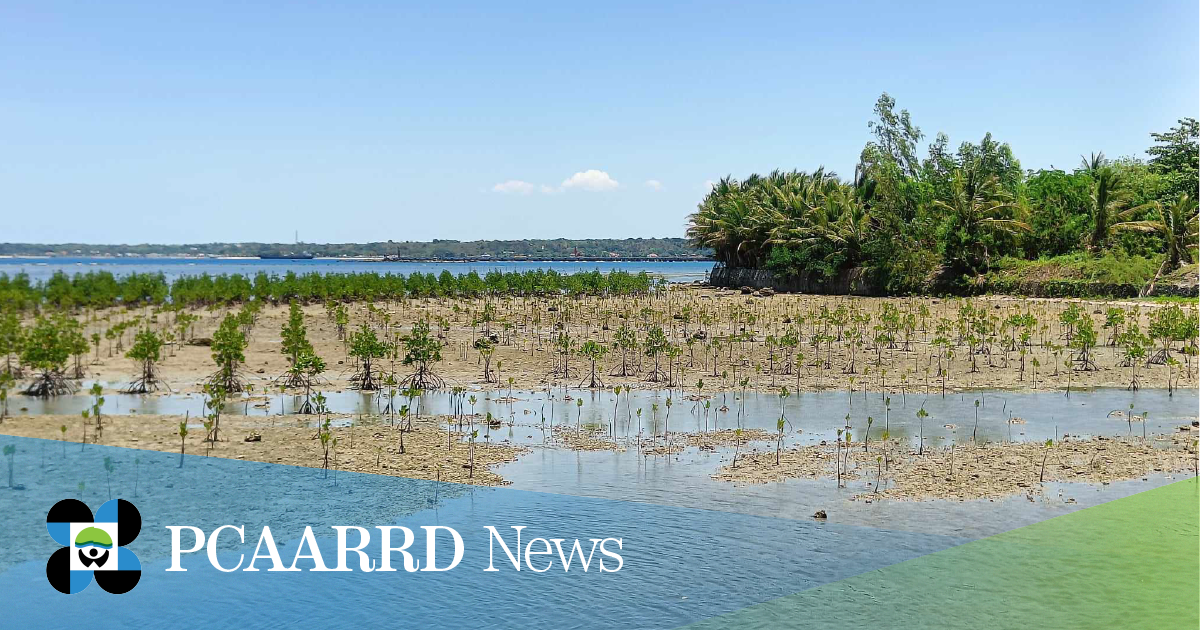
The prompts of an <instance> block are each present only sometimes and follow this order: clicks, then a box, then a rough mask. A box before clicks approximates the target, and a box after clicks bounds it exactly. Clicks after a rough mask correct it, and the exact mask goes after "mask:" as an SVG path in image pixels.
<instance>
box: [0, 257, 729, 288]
mask: <svg viewBox="0 0 1200 630" xmlns="http://www.w3.org/2000/svg"><path fill="white" fill-rule="evenodd" d="M533 269H547V270H549V269H553V270H554V271H557V272H559V273H577V272H581V271H594V270H597V269H599V270H600V271H605V272H607V271H611V270H619V271H627V272H629V273H639V272H642V271H645V272H646V273H649V274H651V275H655V276H662V277H664V278H666V279H667V280H669V281H671V282H691V281H693V280H703V279H704V278H705V276H706V274H707V273H708V272H709V271H710V270H712V263H711V262H704V261H697V262H603V263H600V262H595V261H591V262H579V263H571V262H535V261H530V262H471V263H467V262H462V263H456V262H429V263H400V262H394V263H382V262H366V261H360V260H331V259H314V260H257V259H251V260H220V259H205V260H197V259H190V258H66V257H63V258H0V273H7V274H8V275H9V276H10V277H11V276H13V275H14V274H17V273H20V272H25V273H27V274H29V276H30V279H32V280H33V281H35V282H36V281H38V280H47V279H49V278H50V276H52V275H54V272H56V271H60V270H61V271H64V272H66V273H68V274H71V275H74V274H76V273H87V272H88V271H108V272H112V273H113V274H115V275H118V276H121V275H127V274H130V273H135V272H136V273H160V272H161V273H162V274H163V275H164V276H166V278H167V281H168V282H170V281H171V280H174V279H175V278H178V277H179V276H185V275H187V276H196V275H200V274H204V273H207V274H209V275H217V274H235V273H240V274H242V275H254V274H256V273H258V272H260V271H264V272H266V273H269V274H278V275H283V274H285V273H287V272H289V271H294V272H296V273H297V274H305V273H313V272H320V273H368V272H375V273H381V274H382V273H391V274H403V275H409V274H411V273H415V272H418V271H419V272H421V273H432V274H435V275H436V274H439V273H441V272H442V270H448V271H450V273H453V274H455V275H458V274H465V273H470V272H472V271H477V272H479V273H480V274H484V273H487V272H489V271H493V270H495V271H503V272H508V271H529V270H533Z"/></svg>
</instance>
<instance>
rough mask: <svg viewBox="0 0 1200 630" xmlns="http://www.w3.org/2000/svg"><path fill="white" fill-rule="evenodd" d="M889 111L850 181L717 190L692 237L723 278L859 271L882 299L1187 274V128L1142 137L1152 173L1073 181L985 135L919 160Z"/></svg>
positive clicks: (1190, 245)
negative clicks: (1009, 280)
mask: <svg viewBox="0 0 1200 630" xmlns="http://www.w3.org/2000/svg"><path fill="white" fill-rule="evenodd" d="M895 105H896V103H895V100H894V99H892V98H891V97H889V96H888V95H887V94H884V95H883V96H881V97H880V98H879V100H878V101H877V103H876V105H875V114H876V117H877V119H876V120H874V121H872V122H870V123H869V124H868V127H869V129H870V130H871V132H872V133H873V135H874V139H873V140H872V141H870V142H868V143H867V145H866V146H865V147H864V148H863V150H862V153H861V155H860V158H859V163H858V166H857V167H856V169H855V173H854V178H853V179H852V180H849V181H846V180H843V179H841V178H839V177H838V176H837V175H835V174H834V173H832V172H829V171H826V170H824V169H818V170H816V171H814V172H812V173H806V172H799V171H791V172H783V171H774V172H772V173H770V174H768V175H765V176H764V175H757V174H755V175H751V176H750V177H748V178H746V179H745V180H741V181H738V180H735V179H733V178H731V177H726V178H725V179H722V180H721V181H720V182H718V183H717V184H716V185H715V186H714V187H713V189H712V191H711V192H709V194H708V195H707V196H705V198H704V200H703V201H702V202H701V203H700V205H699V207H698V209H697V211H696V212H695V213H694V214H692V215H691V217H690V225H689V227H688V231H687V235H688V237H689V238H690V239H692V242H693V243H695V244H696V245H697V246H700V247H709V248H712V249H713V251H714V252H715V256H716V258H717V260H718V261H719V262H721V263H724V264H726V265H729V266H736V267H751V268H767V269H771V270H772V271H775V272H776V273H779V274H783V275H787V276H808V277H814V276H820V277H826V278H828V277H832V276H835V275H836V274H838V273H839V272H841V271H843V270H846V269H849V268H854V267H861V268H865V269H867V270H869V271H870V272H871V273H872V274H873V275H874V280H876V281H877V282H878V284H879V285H880V286H881V287H884V288H886V289H887V290H889V291H891V292H906V291H916V290H923V289H926V290H927V289H928V288H929V287H930V284H931V282H933V281H935V280H937V279H942V280H946V279H949V281H951V282H961V281H962V280H963V279H964V278H970V277H973V276H977V275H979V274H982V273H984V272H987V271H988V270H989V269H992V268H994V267H995V266H996V265H998V264H1000V263H1001V261H1003V260H1004V259H1006V258H1012V259H1019V260H1038V259H1049V258H1053V257H1055V256H1063V255H1076V254H1082V255H1085V256H1089V257H1094V256H1101V255H1117V256H1121V257H1142V258H1153V259H1154V260H1155V261H1160V260H1161V264H1157V263H1156V264H1155V265H1154V267H1155V268H1156V272H1155V275H1157V274H1162V273H1166V272H1170V271H1171V270H1173V269H1175V268H1176V267H1178V266H1180V265H1181V264H1185V263H1193V262H1195V254H1194V251H1195V249H1196V239H1197V235H1196V234H1197V232H1196V227H1197V212H1196V209H1197V205H1196V192H1197V190H1196V187H1197V151H1198V144H1197V133H1198V128H1197V121H1196V120H1195V119H1193V118H1185V119H1182V120H1180V121H1179V126H1178V127H1175V128H1173V129H1171V130H1170V131H1168V132H1166V133H1155V134H1151V136H1152V139H1153V141H1154V143H1155V144H1154V146H1152V147H1150V148H1149V149H1147V154H1148V155H1150V156H1151V157H1150V160H1149V161H1148V162H1146V161H1141V160H1138V159H1135V158H1121V159H1118V160H1110V159H1107V158H1105V157H1104V155H1103V154H1102V153H1099V154H1091V155H1090V156H1088V157H1085V158H1083V160H1082V163H1081V165H1080V166H1079V167H1078V168H1075V169H1074V170H1072V171H1069V172H1068V171H1065V170H1061V169H1054V168H1051V169H1041V170H1037V171H1032V170H1031V171H1025V170H1022V168H1021V165H1020V163H1019V162H1018V161H1017V159H1016V157H1015V156H1014V155H1013V152H1012V149H1011V148H1010V147H1009V146H1008V144H1006V143H1003V142H1000V141H998V140H996V139H994V138H993V137H992V135H991V134H987V135H985V136H984V137H983V139H982V140H981V141H980V142H979V143H978V144H975V143H971V142H964V143H963V144H961V145H960V146H959V147H958V149H957V151H954V150H952V149H951V148H950V140H949V138H948V137H947V136H946V135H945V134H941V133H939V134H937V136H936V138H934V140H933V141H932V143H930V144H929V146H928V152H927V156H926V157H925V158H924V159H921V158H919V157H918V155H917V151H918V146H919V145H920V143H921V141H922V140H923V139H924V134H923V133H922V132H921V130H920V128H918V127H917V126H915V125H914V124H913V122H912V120H911V117H910V115H909V113H908V112H907V111H905V110H901V111H899V112H897V111H896V108H895ZM1147 279H1149V278H1148V277H1143V278H1142V279H1141V280H1142V281H1143V282H1144V281H1145V280H1147Z"/></svg>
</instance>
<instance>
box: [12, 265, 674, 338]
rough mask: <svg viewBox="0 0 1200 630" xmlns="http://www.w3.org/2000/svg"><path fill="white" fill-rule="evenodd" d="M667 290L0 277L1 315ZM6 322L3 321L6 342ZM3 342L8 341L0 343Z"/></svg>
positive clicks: (586, 284)
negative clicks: (47, 310) (169, 306)
mask: <svg viewBox="0 0 1200 630" xmlns="http://www.w3.org/2000/svg"><path fill="white" fill-rule="evenodd" d="M660 285H661V281H659V280H656V279H654V278H652V277H651V276H650V274H647V273H645V272H642V273H637V274H631V273H628V272H625V271H613V272H611V273H600V272H599V271H591V272H585V273H574V274H560V273H558V272H556V271H554V270H543V269H537V270H532V271H524V272H515V271H514V272H507V273H503V272H499V271H491V272H488V273H487V274H484V275H482V276H481V275H480V274H478V273H476V272H474V271H472V272H470V273H466V274H460V275H458V276H455V275H454V274H451V273H450V272H449V271H443V272H442V273H441V274H440V275H437V276H435V275H433V274H431V273H430V274H423V273H414V274H411V275H409V276H404V275H401V274H395V275H393V274H378V273H347V274H342V273H329V274H321V273H308V274H302V275H298V274H296V273H294V272H288V273H286V274H284V275H283V276H279V275H274V274H267V273H265V272H263V273H258V274H256V275H255V276H254V277H252V278H251V277H247V276H244V275H241V274H232V275H217V276H210V275H208V274H203V275H199V276H183V277H180V278H177V279H176V280H175V281H174V282H171V283H168V282H167V281H166V278H165V277H164V276H163V275H162V274H139V273H132V274H128V275H124V276H121V277H120V278H118V277H115V276H114V275H113V274H112V273H109V272H105V271H99V272H96V271H93V272H88V273H86V274H75V275H74V276H68V275H67V274H66V273H63V272H58V273H55V274H54V275H53V276H52V277H51V278H50V279H49V280H47V281H45V282H37V283H34V282H30V280H29V276H28V275H26V274H24V273H19V274H16V275H14V276H12V277H9V276H8V274H4V273H0V312H4V313H10V312H12V311H14V310H16V311H22V310H32V309H38V308H42V307H54V308H58V309H63V310H72V309H78V308H104V307H109V306H117V305H124V306H138V305H148V304H155V305H157V304H164V303H167V302H170V303H171V304H174V305H176V306H179V307H183V306H208V305H213V304H239V303H247V302H250V301H252V300H254V301H259V302H271V303H276V304H279V303H284V302H288V301H290V300H298V301H300V302H327V301H329V300H334V301H347V302H348V301H359V300H375V299H378V300H390V299H398V298H403V297H466V298H472V297H482V296H516V297H531V296H550V295H560V294H566V295H572V296H580V295H646V294H648V293H650V292H652V291H654V290H656V289H657V288H659V286H660ZM4 330H7V325H6V324H4V323H3V322H0V339H3V334H4V333H3V331H4ZM0 343H6V342H4V341H0Z"/></svg>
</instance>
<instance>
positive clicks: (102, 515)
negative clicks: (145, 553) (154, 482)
mask: <svg viewBox="0 0 1200 630" xmlns="http://www.w3.org/2000/svg"><path fill="white" fill-rule="evenodd" d="M46 530H47V531H49V532H50V537H51V538H53V539H54V542H56V543H58V544H60V545H62V548H61V549H59V550H58V551H55V552H54V553H53V554H50V559H49V560H48V561H47V562H46V579H47V580H49V581H50V585H51V586H53V587H54V588H56V589H58V591H59V592H62V593H66V594H68V595H70V594H73V593H78V592H80V591H82V590H83V589H85V588H87V585H88V584H91V583H92V578H93V577H95V578H96V583H97V584H99V585H100V588H102V589H104V590H106V591H108V592H109V593H113V594H121V593H128V592H129V591H131V590H133V587H135V586H137V583H138V580H140V579H141V578H142V563H141V562H140V561H139V560H138V557H137V556H136V555H134V553H133V552H132V551H130V550H128V549H126V548H125V546H126V545H128V544H129V543H131V542H133V541H134V539H135V538H137V536H138V533H140V532H141V531H142V514H141V513H140V512H138V509H137V508H136V507H134V505H133V504H132V503H130V502H129V501H126V500H125V499H113V500H111V501H108V502H106V503H105V504H104V505H101V506H100V509H99V510H97V511H96V515H95V517H94V518H93V516H92V510H91V508H89V507H88V506H87V504H86V503H84V502H83V501H79V500H76V499H63V500H62V501H59V502H58V503H55V504H54V507H52V508H50V511H49V512H48V513H46Z"/></svg>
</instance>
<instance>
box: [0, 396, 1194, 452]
mask: <svg viewBox="0 0 1200 630" xmlns="http://www.w3.org/2000/svg"><path fill="white" fill-rule="evenodd" d="M85 385H86V384H85ZM472 393H473V394H474V395H475V397H476V399H477V401H478V402H477V403H476V404H475V405H474V406H471V405H469V404H467V403H463V405H462V408H463V411H464V412H466V413H470V412H471V411H472V410H473V411H474V413H475V414H477V415H478V416H480V417H484V416H486V414H488V413H490V414H492V416H493V417H495V418H497V419H499V420H500V421H501V422H502V424H503V426H502V427H501V428H500V429H491V430H490V431H488V430H486V429H485V427H484V426H482V423H476V424H477V426H479V428H480V435H481V436H484V435H486V436H487V437H488V438H489V439H500V440H508V441H511V442H514V443H523V444H540V443H542V442H543V441H544V437H543V427H544V428H545V430H546V431H547V432H548V431H549V430H550V428H551V427H553V426H555V425H570V426H575V425H576V424H577V423H578V424H581V425H583V426H584V427H598V428H600V430H602V431H607V432H611V433H613V435H614V436H615V437H616V438H617V439H631V438H634V437H636V436H637V435H638V432H639V430H640V431H641V432H642V434H643V435H661V434H662V432H663V429H664V425H665V428H666V429H667V430H668V431H669V432H671V433H680V432H693V431H706V430H717V429H730V428H736V427H738V426H741V427H744V428H755V429H763V430H766V431H769V432H774V431H775V430H776V421H777V420H778V419H779V417H780V414H781V412H782V413H783V415H784V416H785V417H786V419H787V421H788V425H787V427H788V428H787V429H786V433H787V440H788V442H789V443H801V444H811V443H815V442H820V441H821V440H832V439H834V437H835V436H836V434H837V429H839V428H843V427H845V426H849V427H850V430H851V432H852V433H853V434H854V435H855V436H857V437H856V439H858V437H861V436H863V435H866V432H867V419H868V418H871V419H872V423H871V433H870V435H871V438H872V439H879V438H880V437H881V436H882V434H883V432H884V431H887V432H888V433H889V434H890V435H891V437H892V438H902V439H908V440H910V441H911V442H912V443H913V444H914V445H915V444H916V443H917V442H918V441H919V439H920V436H921V435H922V434H924V436H925V440H926V444H927V445H930V444H933V445H938V444H951V443H963V442H969V441H970V440H971V435H972V432H975V434H976V439H977V440H979V441H981V442H985V441H1026V440H1036V441H1042V440H1046V439H1048V438H1061V437H1062V436H1063V435H1064V434H1069V435H1077V436H1094V435H1125V434H1129V433H1133V434H1135V435H1140V434H1141V433H1142V426H1141V423H1140V422H1134V423H1133V424H1132V425H1130V424H1129V423H1128V422H1126V420H1125V419H1124V418H1123V417H1121V418H1118V417H1109V416H1108V414H1109V412H1110V411H1114V410H1127V409H1129V405H1130V404H1132V405H1133V406H1134V410H1135V412H1136V413H1137V414H1139V415H1140V414H1141V413H1143V412H1149V414H1150V415H1149V417H1150V421H1149V422H1148V423H1147V424H1146V427H1145V431H1146V433H1167V432H1173V431H1175V430H1176V428H1177V427H1178V426H1180V425H1182V424H1187V423H1188V422H1190V421H1191V419H1193V418H1196V416H1197V409H1196V393H1195V392H1194V391H1189V390H1183V391H1179V392H1177V394H1176V395H1175V396H1169V395H1168V393H1167V391H1166V390H1162V389H1143V390H1141V391H1137V392H1130V391H1126V390H1123V389H1109V388H1105V389H1094V390H1090V391H1086V392H1074V393H1073V394H1072V395H1071V397H1070V398H1067V397H1066V396H1064V395H1063V394H1062V393H1060V392H1010V391H976V392H965V393H957V394H951V395H949V396H947V397H946V398H942V397H941V396H938V395H931V396H925V395H916V394H911V393H910V394H907V395H902V394H898V393H893V394H891V395H890V396H889V397H886V398H885V397H884V396H883V395H881V394H880V393H879V392H855V393H854V396H853V399H851V398H850V397H849V396H848V395H847V393H846V392H844V391H824V392H805V393H800V394H792V395H791V396H789V397H788V398H787V399H786V400H785V401H784V404H783V406H782V407H781V405H780V400H779V398H778V397H777V396H775V395H773V394H768V393H756V392H753V391H748V392H747V393H746V397H745V400H742V399H741V392H721V393H717V394H713V395H711V396H707V397H705V398H704V399H703V400H690V399H680V398H678V397H677V396H678V394H677V393H676V394H675V396H676V397H674V398H673V399H672V405H671V407H670V409H669V410H668V407H667V399H668V397H669V396H671V394H669V393H668V392H667V391H665V390H637V391H633V392H630V393H628V394H626V393H622V394H621V395H620V397H619V399H618V397H616V396H614V394H613V393H612V391H607V390H604V391H596V390H586V389H584V390H579V389H566V390H564V389H554V390H550V391H549V392H547V391H546V390H539V391H527V390H526V391H517V390H513V398H514V400H511V401H510V400H508V399H507V395H508V392H507V390H505V391H492V392H472ZM325 396H326V399H327V402H326V405H327V406H328V407H329V409H330V410H331V411H332V412H333V413H335V414H344V415H350V416H357V417H358V418H348V419H342V420H341V422H342V423H349V422H351V421H364V420H365V417H367V416H383V415H386V410H387V407H388V404H389V400H388V397H387V394H386V393H383V392H373V393H372V392H358V391H350V390H344V391H335V392H326V393H325ZM580 398H582V400H583V405H582V406H578V404H577V399H580ZM395 400H396V402H397V406H399V405H400V404H403V403H407V402H408V401H406V400H405V399H404V397H403V396H400V395H397V396H396V398H395ZM975 401H979V405H978V407H977V406H976V404H975ZM303 402H304V398H303V396H294V395H291V394H283V395H280V394H273V395H269V396H252V397H251V396H245V397H243V398H241V399H234V400H233V401H231V402H230V403H229V404H227V405H226V406H225V413H229V414H239V415H246V416H263V417H264V418H268V417H270V416H272V415H290V414H294V413H295V412H296V410H297V409H299V407H300V406H301V405H302V404H303ZM705 402H708V403H709V405H708V409H707V410H705V408H704V406H705ZM12 406H13V408H14V410H15V409H16V408H20V409H22V413H25V414H29V415H40V414H63V415H75V414H78V413H79V412H81V411H83V410H84V409H87V408H89V407H90V406H91V399H90V398H89V397H88V396H85V395H74V396H59V397H57V398H51V399H45V400H43V399H36V398H26V397H21V398H19V399H17V400H15V401H14V402H13V403H12ZM411 406H412V407H417V404H416V403H414V404H413V405H411ZM922 407H923V408H924V409H925V410H926V411H927V412H928V414H929V415H928V417H926V418H925V420H924V422H923V423H922V422H921V421H920V420H919V418H918V417H917V410H919V409H921V408H922ZM638 409H641V411H642V413H641V417H640V418H639V417H638V414H637V410H638ZM104 412H105V413H110V414H129V413H139V414H151V415H184V414H188V415H191V416H199V415H202V414H203V413H204V397H203V396H202V395H200V394H167V395H149V396H139V395H127V394H107V395H105V406H104ZM419 412H420V413H421V414H422V415H424V414H450V413H452V409H451V401H450V394H449V393H448V392H446V391H434V392H425V393H423V394H422V395H421V397H420V401H419ZM668 413H669V415H668ZM976 414H978V425H976ZM847 416H848V417H849V419H848V420H847ZM614 418H615V420H616V422H615V423H614V422H613V420H614ZM1014 419H1015V420H1014ZM335 424H336V422H335ZM510 424H511V426H510Z"/></svg>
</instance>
